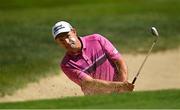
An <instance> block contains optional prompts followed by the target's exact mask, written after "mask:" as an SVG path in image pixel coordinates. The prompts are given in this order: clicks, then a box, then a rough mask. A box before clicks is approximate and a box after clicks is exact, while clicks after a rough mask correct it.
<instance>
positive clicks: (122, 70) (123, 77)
mask: <svg viewBox="0 0 180 110" xmlns="http://www.w3.org/2000/svg"><path fill="white" fill-rule="evenodd" d="M115 65H116V68H117V70H118V73H117V76H118V80H119V81H122V82H124V81H127V80H128V69H127V65H126V63H125V61H124V60H123V59H121V60H117V61H115Z"/></svg>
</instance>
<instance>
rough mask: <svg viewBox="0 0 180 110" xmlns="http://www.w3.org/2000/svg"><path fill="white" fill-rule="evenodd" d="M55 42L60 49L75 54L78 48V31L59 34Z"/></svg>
mask: <svg viewBox="0 0 180 110" xmlns="http://www.w3.org/2000/svg"><path fill="white" fill-rule="evenodd" d="M55 41H56V42H57V44H58V45H60V47H62V48H65V49H66V50H67V51H70V52H74V51H76V50H77V48H78V37H77V34H76V31H75V30H74V29H73V30H71V31H70V32H64V33H61V34H59V35H58V36H57V37H56V39H55Z"/></svg>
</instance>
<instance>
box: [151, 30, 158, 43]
mask: <svg viewBox="0 0 180 110" xmlns="http://www.w3.org/2000/svg"><path fill="white" fill-rule="evenodd" d="M151 33H152V35H153V36H155V37H156V39H155V42H156V41H157V40H158V38H159V33H158V31H157V29H156V28H155V27H151Z"/></svg>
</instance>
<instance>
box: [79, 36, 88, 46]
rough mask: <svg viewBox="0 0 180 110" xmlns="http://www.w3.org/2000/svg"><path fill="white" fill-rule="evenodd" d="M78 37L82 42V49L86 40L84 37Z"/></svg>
mask: <svg viewBox="0 0 180 110" xmlns="http://www.w3.org/2000/svg"><path fill="white" fill-rule="evenodd" d="M79 38H80V40H81V42H82V46H83V47H82V49H86V40H85V38H83V37H79Z"/></svg>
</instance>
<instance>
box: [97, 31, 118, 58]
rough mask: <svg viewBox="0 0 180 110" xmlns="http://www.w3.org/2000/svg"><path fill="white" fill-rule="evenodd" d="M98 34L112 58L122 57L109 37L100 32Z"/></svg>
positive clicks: (106, 51) (103, 46) (102, 44)
mask: <svg viewBox="0 0 180 110" xmlns="http://www.w3.org/2000/svg"><path fill="white" fill-rule="evenodd" d="M96 35H97V36H98V37H99V42H100V44H101V46H102V48H103V50H104V51H105V53H106V54H107V55H108V57H109V58H111V59H112V60H118V59H120V58H121V54H120V53H119V52H118V50H117V49H116V48H115V47H114V46H113V45H112V43H111V42H110V41H109V40H108V39H106V38H105V37H103V36H101V35H99V34H96Z"/></svg>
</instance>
